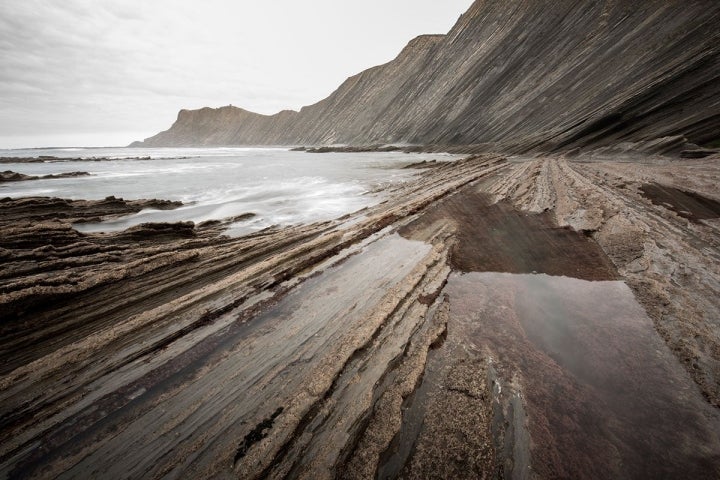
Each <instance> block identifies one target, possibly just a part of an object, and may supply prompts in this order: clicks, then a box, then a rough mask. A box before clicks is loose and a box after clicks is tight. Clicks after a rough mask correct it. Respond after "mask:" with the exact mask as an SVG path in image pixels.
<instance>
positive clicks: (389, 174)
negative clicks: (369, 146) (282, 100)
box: [0, 148, 455, 235]
mask: <svg viewBox="0 0 720 480" xmlns="http://www.w3.org/2000/svg"><path fill="white" fill-rule="evenodd" d="M0 156H3V157H10V156H14V157H38V156H54V157H59V158H72V159H80V160H73V161H61V162H58V161H50V160H49V161H47V162H43V163H16V164H15V163H11V164H5V165H2V166H1V167H2V169H3V170H12V171H15V172H19V173H23V174H26V175H47V174H58V173H64V172H76V171H83V172H89V173H90V174H91V175H90V176H83V177H73V178H59V179H47V180H33V181H23V182H17V183H6V184H0V197H26V196H51V197H60V198H70V199H93V200H96V199H103V198H105V197H107V196H111V195H112V196H115V197H121V198H124V199H140V198H157V199H164V200H180V201H182V202H183V203H184V204H185V205H184V206H182V207H180V208H178V209H175V210H163V211H161V210H143V211H142V212H139V213H137V214H135V215H130V216H127V217H123V218H120V219H115V220H110V221H107V222H102V223H97V224H85V225H77V226H76V228H78V230H81V231H86V232H89V231H94V232H96V231H117V230H123V229H125V228H128V227H131V226H133V225H138V224H140V223H145V222H176V221H188V220H190V221H194V222H203V221H206V220H220V219H224V218H232V217H236V216H239V215H244V214H248V213H252V214H254V215H255V216H254V217H252V218H250V219H246V220H243V221H240V222H237V223H235V224H233V226H232V227H231V229H230V230H229V232H228V233H230V234H233V235H238V234H244V233H249V232H252V231H256V230H260V229H262V228H266V227H268V226H271V225H290V224H296V223H305V222H314V221H320V220H329V219H332V218H337V217H340V216H342V215H344V214H347V213H351V212H354V211H357V210H359V209H361V208H364V207H366V206H369V205H372V204H375V203H377V202H379V201H380V200H381V199H382V196H381V194H380V193H376V192H377V191H378V190H379V189H380V188H381V187H383V186H386V185H388V184H391V183H395V182H402V181H406V180H408V179H409V178H411V177H412V176H413V175H415V174H417V171H416V170H403V169H402V167H404V166H405V165H407V164H409V163H414V162H419V161H422V160H430V159H438V160H452V159H454V158H455V157H454V156H451V155H443V154H405V153H398V152H388V153H332V154H309V153H305V152H292V151H289V150H287V149H282V148H142V149H128V148H62V149H43V150H0ZM93 157H94V158H101V157H107V158H116V159H120V160H113V161H95V160H93V159H92V158H93ZM127 157H141V158H144V157H150V159H149V160H146V159H143V160H137V159H127Z"/></svg>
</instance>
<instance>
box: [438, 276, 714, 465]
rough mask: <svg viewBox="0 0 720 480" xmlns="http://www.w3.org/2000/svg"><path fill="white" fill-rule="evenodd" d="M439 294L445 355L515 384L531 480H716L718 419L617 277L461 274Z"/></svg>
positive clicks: (452, 278)
mask: <svg viewBox="0 0 720 480" xmlns="http://www.w3.org/2000/svg"><path fill="white" fill-rule="evenodd" d="M446 291H447V292H448V293H449V295H450V297H451V322H452V323H451V324H450V325H449V327H448V330H449V336H448V340H447V345H446V347H447V348H448V360H447V361H453V360H452V357H453V355H455V356H457V355H458V353H457V352H460V351H461V352H463V353H462V354H463V355H467V354H470V355H472V356H478V357H481V356H484V357H486V358H487V357H490V358H493V360H494V368H496V369H497V374H498V377H499V378H500V379H501V381H502V380H504V381H506V382H509V381H510V379H513V378H517V379H518V382H519V384H520V385H519V388H520V389H521V391H522V395H523V397H524V398H525V401H526V403H527V415H528V422H529V423H528V426H529V431H530V437H531V438H530V443H531V457H532V470H533V472H534V473H536V474H539V475H540V477H541V478H557V477H561V478H719V477H718V474H719V473H720V439H719V438H718V432H720V416H719V415H718V412H717V411H715V410H714V409H713V408H712V407H711V406H710V405H709V404H708V403H707V402H705V401H704V399H703V398H702V396H701V394H700V393H699V391H698V389H697V388H696V386H695V384H694V383H693V382H692V380H691V379H690V377H689V375H688V374H687V373H686V371H685V370H684V369H683V368H682V367H681V365H680V364H679V363H678V361H677V360H676V359H675V357H674V356H673V354H672V352H671V351H670V350H669V349H668V347H667V346H666V344H665V343H664V342H663V341H662V339H661V338H660V337H659V336H658V334H657V333H656V331H655V329H654V327H653V325H652V322H651V320H650V319H649V318H648V317H647V315H646V314H645V312H644V310H643V309H642V307H641V306H640V305H638V303H637V302H636V301H635V298H634V296H633V294H632V292H631V290H630V289H629V288H628V287H627V286H626V285H625V284H624V283H622V282H617V281H602V282H590V281H584V280H577V279H573V278H568V277H553V276H548V275H528V274H507V273H468V274H453V275H452V277H451V279H450V281H449V283H448V285H447V288H446ZM453 352H455V353H453Z"/></svg>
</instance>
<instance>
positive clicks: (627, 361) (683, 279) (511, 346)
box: [0, 155, 720, 479]
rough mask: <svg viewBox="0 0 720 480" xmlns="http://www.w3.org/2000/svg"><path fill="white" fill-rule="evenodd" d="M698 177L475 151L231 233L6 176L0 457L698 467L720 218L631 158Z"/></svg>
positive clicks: (570, 471)
mask: <svg viewBox="0 0 720 480" xmlns="http://www.w3.org/2000/svg"><path fill="white" fill-rule="evenodd" d="M718 181H720V168H718V166H717V164H716V163H713V162H711V161H709V160H708V159H686V160H682V161H677V162H674V161H669V160H667V159H663V158H660V157H647V158H646V159H645V161H642V162H637V161H634V162H632V163H631V162H627V161H624V160H623V159H622V158H615V159H612V160H609V159H597V158H587V157H583V156H580V157H574V158H573V160H572V161H571V160H568V159H565V158H562V157H542V158H514V159H511V160H508V159H506V158H504V157H500V156H496V155H481V156H474V157H470V158H467V159H464V160H459V161H456V162H451V163H443V162H440V164H439V165H438V166H436V167H434V168H432V169H421V170H419V171H418V174H417V177H416V178H415V179H414V180H412V181H410V182H408V183H405V184H400V185H397V186H395V187H393V190H391V191H389V192H388V200H387V201H385V202H383V203H381V204H379V205H376V206H374V207H371V208H368V209H365V210H363V211H360V212H358V213H355V214H352V215H348V216H346V217H343V218H341V219H337V220H335V221H331V222H324V223H319V224H312V225H298V226H294V227H289V228H282V229H280V228H270V229H267V230H264V231H261V232H258V233H256V234H253V235H249V236H246V237H241V238H228V237H225V236H222V235H221V232H222V229H223V221H219V222H208V223H206V224H203V225H198V226H195V225H192V224H185V223H179V224H145V225H141V226H138V227H135V228H133V229H129V230H126V231H124V232H118V233H114V234H81V233H79V232H77V231H76V230H74V229H73V228H72V223H73V222H80V221H83V220H87V219H89V218H95V217H104V216H106V215H121V214H123V213H127V212H131V211H137V210H133V209H141V208H145V207H146V206H148V205H154V206H153V208H158V207H159V206H164V207H168V208H170V207H173V206H176V205H173V204H168V203H164V202H157V201H127V200H121V199H114V198H108V199H105V200H102V201H93V202H85V201H68V200H61V199H48V198H30V199H15V200H9V199H5V200H2V201H0V222H1V226H2V229H3V236H2V242H3V244H2V245H1V246H0V247H1V248H2V249H1V250H0V255H2V258H3V264H2V268H1V269H0V307H1V308H2V312H3V322H2V324H1V325H0V328H1V329H2V331H1V332H0V333H2V335H0V339H1V340H0V351H2V354H3V358H4V359H5V362H3V365H2V371H0V432H2V436H3V438H4V439H5V440H4V441H3V442H2V444H1V445H0V473H1V474H2V475H3V476H4V477H8V478H28V477H41V478H52V477H58V476H62V477H64V478H88V477H107V478H169V477H178V476H183V477H192V478H238V477H240V478H308V479H309V478H312V479H321V478H371V477H374V476H377V477H378V478H448V477H453V478H508V477H512V478H515V477H517V478H609V477H610V478H642V477H643V475H645V474H646V473H648V472H649V474H650V475H651V476H655V477H666V478H668V477H669V478H673V477H677V475H679V474H688V475H691V476H692V477H693V478H717V476H718V474H719V472H718V465H720V457H719V455H720V444H719V442H718V438H717V432H718V431H720V420H719V414H718V405H719V403H718V402H719V400H718V399H720V391H719V390H718V387H717V385H718V382H717V379H718V378H720V349H718V345H720V344H719V343H718V342H719V341H720V326H719V325H717V322H716V319H717V318H720V315H718V311H719V309H720V304H719V303H718V300H717V299H718V298H720V295H718V294H720V292H718V285H720V281H719V280H720V271H719V270H718V265H720V261H718V260H719V259H718V257H719V256H720V254H719V253H718V248H719V247H720V244H719V241H718V235H717V229H718V228H720V224H718V219H716V218H695V219H693V220H692V221H691V220H689V219H688V218H685V217H683V216H681V215H679V214H678V213H677V212H676V211H674V210H673V209H672V208H669V207H668V205H665V204H656V203H653V201H651V200H650V199H648V198H647V196H646V195H645V193H644V192H643V186H645V185H648V184H650V183H653V182H654V183H656V184H657V185H659V186H662V188H666V189H668V188H671V189H678V190H682V191H683V192H694V193H695V194H696V195H698V196H701V197H703V198H707V199H714V200H716V201H717V200H719V199H718V198H717V193H716V191H715V188H716V187H715V186H716V185H717V182H718ZM692 198H696V197H692ZM153 202H155V203H154V204H153ZM533 272H536V273H535V274H533ZM619 279H621V280H623V281H624V283H623V282H620V281H618V280H619ZM6 312H7V313H6Z"/></svg>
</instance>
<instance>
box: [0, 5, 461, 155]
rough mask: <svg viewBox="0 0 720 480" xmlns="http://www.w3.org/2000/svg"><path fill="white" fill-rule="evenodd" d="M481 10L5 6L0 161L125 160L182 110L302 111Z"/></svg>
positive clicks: (0, 9) (0, 12) (0, 42)
mask: <svg viewBox="0 0 720 480" xmlns="http://www.w3.org/2000/svg"><path fill="white" fill-rule="evenodd" d="M471 4H472V0H443V1H441V2H440V1H437V0H362V1H359V0H355V1H352V2H350V1H346V0H307V1H301V0H204V1H198V0H62V1H60V0H2V1H1V2H0V148H22V147H46V146H122V145H127V144H129V143H130V142H132V141H134V140H142V139H144V138H146V137H149V136H151V135H154V134H155V133H157V132H159V131H162V130H166V129H167V128H169V127H170V125H171V124H172V123H173V122H174V121H175V119H176V117H177V112H178V111H179V110H180V109H183V108H187V109H195V108H201V107H204V106H209V107H219V106H223V105H228V104H232V105H235V106H238V107H243V108H246V109H248V110H252V111H255V112H259V113H265V114H272V113H276V112H278V111H280V110H283V109H294V110H297V109H299V108H300V107H302V106H304V105H309V104H313V103H315V102H317V101H319V100H321V99H323V98H325V97H326V96H328V95H329V94H330V93H331V92H332V91H333V90H335V88H337V87H338V86H339V85H340V84H341V83H342V82H343V81H344V80H345V79H346V78H347V77H349V76H351V75H354V74H356V73H359V72H360V71H362V70H364V69H366V68H369V67H372V66H374V65H379V64H382V63H385V62H388V61H390V60H392V59H393V58H394V57H395V56H396V55H397V54H398V53H399V52H400V51H401V50H402V48H403V47H404V46H405V45H406V44H407V42H408V41H410V40H411V39H412V38H414V37H416V36H417V35H421V34H427V33H447V31H449V30H450V28H451V27H452V26H453V25H454V24H455V22H456V21H457V19H458V17H459V16H460V15H461V14H462V13H464V12H465V11H466V10H467V9H468V8H469V7H470V5H471Z"/></svg>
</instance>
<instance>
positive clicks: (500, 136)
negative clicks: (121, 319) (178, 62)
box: [133, 0, 720, 152]
mask: <svg viewBox="0 0 720 480" xmlns="http://www.w3.org/2000/svg"><path fill="white" fill-rule="evenodd" d="M718 21H720V3H718V2H715V1H697V2H685V1H677V0H662V1H647V2H634V1H627V0H614V1H613V0H606V1H602V2H571V1H560V2H557V1H549V0H537V1H535V0H533V1H515V2H510V3H508V2H503V1H498V0H478V1H476V2H475V3H474V4H473V5H472V7H471V8H470V9H469V10H468V11H467V12H466V13H465V14H464V15H462V16H461V17H460V19H459V21H458V22H457V24H456V25H455V26H454V27H453V28H452V30H451V31H450V32H449V33H448V34H447V35H424V36H420V37H418V38H416V39H414V40H412V41H411V42H410V43H409V44H408V46H407V47H406V48H405V49H404V50H403V51H402V52H401V53H400V54H399V55H398V57H397V58H395V59H394V60H393V61H391V62H389V63H387V64H384V65H380V66H377V67H373V68H370V69H368V70H365V71H364V72H362V73H360V74H358V75H355V76H353V77H350V78H349V79H347V80H346V81H345V82H344V83H343V84H342V85H341V86H340V87H339V88H338V89H337V90H336V91H335V92H334V93H332V94H331V95H330V96H329V97H328V98H326V99H324V100H322V101H320V102H318V103H316V104H314V105H311V106H307V107H304V108H302V109H301V110H300V111H299V112H295V111H283V112H280V113H278V114H275V115H272V116H267V115H260V114H256V113H252V112H249V111H246V110H243V109H240V108H236V107H232V106H229V107H222V108H218V109H212V108H202V109H200V110H192V111H189V110H182V111H180V113H179V115H178V118H177V121H176V122H175V124H174V125H173V126H172V127H171V128H170V129H169V130H167V131H165V132H161V133H159V134H157V135H155V136H153V137H150V138H148V139H146V140H145V141H144V142H136V143H135V144H133V145H134V146H151V147H156V146H203V145H205V146H217V145H292V144H336V143H341V144H356V145H361V144H372V143H413V144H430V143H432V144H441V145H468V144H478V143H488V144H490V146H489V149H492V150H496V151H510V152H512V151H516V152H527V151H553V150H569V149H572V148H575V147H597V146H604V145H614V144H618V143H622V142H653V141H656V140H657V139H661V138H665V137H679V138H683V137H684V138H686V139H687V140H689V141H690V142H693V143H696V144H700V145H713V144H715V143H717V142H718V141H719V140H720V138H718V132H719V131H720V61H719V60H720V31H719V30H718V29H717V25H718Z"/></svg>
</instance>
